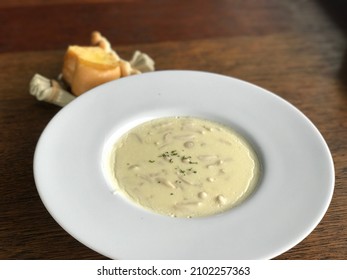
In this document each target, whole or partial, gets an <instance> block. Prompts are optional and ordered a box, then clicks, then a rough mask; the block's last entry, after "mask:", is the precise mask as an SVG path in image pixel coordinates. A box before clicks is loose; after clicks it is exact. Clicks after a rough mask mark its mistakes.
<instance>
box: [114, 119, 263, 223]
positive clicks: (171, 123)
mask: <svg viewBox="0 0 347 280" xmlns="http://www.w3.org/2000/svg"><path fill="white" fill-rule="evenodd" d="M109 160H110V162H109V167H110V170H111V177H112V181H113V183H114V186H115V189H116V192H121V193H123V194H124V195H125V196H126V197H128V198H129V199H130V200H132V201H133V202H135V203H136V204H138V205H141V206H142V207H144V208H146V209H149V210H152V211H154V212H156V213H159V214H164V215H169V216H172V217H199V216H208V215H212V214H216V213H220V212H223V211H225V210H228V209H230V208H232V207H233V206H235V205H237V204H239V203H240V202H242V201H243V200H244V199H245V198H246V197H247V196H248V195H249V194H250V193H251V192H252V190H253V189H254V188H255V185H256V183H257V179H258V177H259V162H258V159H257V156H256V153H255V152H254V151H253V149H252V148H251V146H250V145H249V144H248V143H247V142H246V141H245V139H244V138H242V137H241V136H240V135H239V134H237V133H236V132H235V131H233V130H232V129H230V128H228V127H226V126H224V125H221V124H218V123H215V122H211V121H208V120H203V119H199V118H193V117H168V118H159V119H154V120H151V121H148V122H145V123H142V124H140V125H138V126H136V127H135V128H133V129H131V130H130V131H128V132H127V133H125V134H124V135H123V136H122V137H121V138H120V139H118V141H117V142H116V143H115V144H114V146H113V148H112V151H111V155H110V158H109Z"/></svg>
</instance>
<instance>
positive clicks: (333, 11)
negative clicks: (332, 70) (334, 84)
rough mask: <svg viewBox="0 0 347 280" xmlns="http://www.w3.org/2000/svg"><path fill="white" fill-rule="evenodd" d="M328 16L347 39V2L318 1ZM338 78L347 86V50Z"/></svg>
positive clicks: (335, 0) (341, 0)
mask: <svg viewBox="0 0 347 280" xmlns="http://www.w3.org/2000/svg"><path fill="white" fill-rule="evenodd" d="M317 2H318V3H319V4H320V5H321V7H322V8H323V10H324V11H325V12H326V13H327V15H328V16H329V17H330V18H331V19H332V20H333V22H334V23H335V24H336V25H337V27H338V28H339V29H340V30H341V31H342V32H343V33H344V35H345V37H346V39H347V20H346V19H347V1H346V0H317ZM338 78H339V79H340V80H341V82H342V83H343V84H344V85H347V50H345V53H344V55H343V59H342V62H341V67H340V70H339V73H338Z"/></svg>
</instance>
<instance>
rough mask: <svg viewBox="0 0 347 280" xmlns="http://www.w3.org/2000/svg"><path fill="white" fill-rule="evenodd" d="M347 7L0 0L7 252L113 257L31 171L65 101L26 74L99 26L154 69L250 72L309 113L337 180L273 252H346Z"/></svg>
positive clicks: (1, 185)
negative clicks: (53, 208) (79, 231)
mask: <svg viewBox="0 0 347 280" xmlns="http://www.w3.org/2000/svg"><path fill="white" fill-rule="evenodd" d="M46 2H47V3H46ZM346 8H347V6H346V3H343V1H338V0H331V1H328V0H326V1H323V0H322V1H313V0H306V1H305V0H294V1H293V0H285V1H276V0H245V1H241V0H229V1H228V0H217V1H212V0H211V1H205V0H202V1H198V0H191V1H159V0H157V1H156V0H147V1H145V0H115V1H111V0H102V1H97V0H89V1H82V0H74V1H68V0H60V1H59V0H53V1H43V0H15V1H1V3H0V34H1V37H0V69H1V70H0V135H1V137H0V152H1V161H0V215H1V216H0V217H1V218H0V259H104V258H105V257H104V256H102V255H99V254H98V253H96V252H94V251H92V250H90V249H89V248H87V247H85V246H84V245H83V244H80V243H79V242H78V241H76V240H75V239H74V238H72V237H71V236H70V235H69V234H67V233H66V232H65V231H64V230H63V229H62V228H61V227H60V226H59V225H58V224H57V223H56V222H55V221H54V220H53V218H52V217H51V216H50V215H49V213H48V212H47V210H46V209H45V207H44V206H43V204H42V202H41V200H40V198H39V196H38V193H37V191H36V187H35V183H34V179H33V171H32V162H33V154H34V150H35V145H36V143H37V140H38V138H39V136H40V134H41V132H42V131H43V129H44V128H45V126H46V124H47V123H48V122H49V121H50V119H51V118H52V117H53V116H54V115H55V114H56V113H57V112H58V111H59V110H60V108H58V107H56V106H54V105H50V104H46V103H40V102H38V101H37V100H36V99H35V98H34V97H32V96H30V95H29V92H28V83H29V81H30V79H31V77H32V76H33V75H34V74H35V73H41V74H42V75H45V76H47V77H51V78H55V77H56V76H57V75H58V73H59V72H60V70H61V66H62V57H63V54H64V52H65V50H66V47H67V46H68V45H69V44H79V45H84V44H88V43H89V38H90V33H91V31H93V30H99V31H100V32H102V33H103V34H104V35H105V36H106V37H107V38H109V40H110V41H111V43H112V44H113V46H114V48H115V49H116V50H117V51H118V52H119V53H120V55H121V56H122V57H124V58H126V59H127V58H130V56H131V54H132V53H133V52H134V51H135V50H137V49H139V50H141V51H143V52H146V53H148V54H149V55H150V56H151V57H153V58H154V60H155V61H156V68H157V70H163V69H193V70H203V71H210V72H216V73H220V74H224V75H228V76H233V77H237V78H240V79H243V80H247V81H249V82H252V83H254V84H257V85H259V86H261V87H264V88H266V89H268V90H270V91H272V92H275V93H276V94H278V95H279V96H281V97H283V98H285V99H286V100H288V101H289V102H291V103H292V104H294V105H295V106H296V107H298V108H299V109H300V110H301V111H302V112H303V113H304V114H306V115H307V116H308V117H309V118H310V119H311V120H312V122H313V123H314V124H315V125H316V126H317V128H318V129H319V130H320V132H321V133H322V135H323V136H324V138H325V139H326V141H327V143H328V145H329V147H330V149H331V152H332V155H333V158H334V162H335V170H336V185H335V192H334V196H333V199H332V202H331V205H330V207H329V210H328V212H327V213H326V215H325V216H324V218H323V220H322V221H321V223H320V224H319V225H318V226H317V228H316V229H315V230H314V231H313V232H312V233H311V234H310V235H309V236H308V237H307V238H305V239H304V240H303V241H302V242H301V243H300V244H298V245H297V246H295V247H294V248H292V249H291V250H289V251H288V252H286V253H284V254H282V255H280V256H278V257H277V258H276V259H347V149H346V148H347V87H346V83H347V59H346V58H347V56H346V31H347V25H346V21H345V19H346V18H347V15H346V11H347V9H346ZM317 176H319V174H317Z"/></svg>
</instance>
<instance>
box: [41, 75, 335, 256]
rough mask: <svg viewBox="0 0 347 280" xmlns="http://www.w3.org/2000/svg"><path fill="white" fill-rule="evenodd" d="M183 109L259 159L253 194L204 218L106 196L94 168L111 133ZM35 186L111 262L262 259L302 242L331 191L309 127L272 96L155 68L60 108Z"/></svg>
mask: <svg viewBox="0 0 347 280" xmlns="http://www.w3.org/2000/svg"><path fill="white" fill-rule="evenodd" d="M176 115H189V116H196V117H203V118H208V119H211V120H214V121H219V122H222V123H225V124H228V125H230V126H231V127H233V128H234V129H236V130H238V131H239V132H240V133H242V134H243V135H244V136H245V137H246V138H247V139H248V140H249V141H250V142H251V143H252V144H253V145H254V147H255V149H256V150H257V152H258V153H259V156H260V159H261V162H262V164H263V175H262V180H261V182H260V184H259V186H258V188H257V190H256V191H255V193H254V194H253V195H252V196H251V197H250V198H249V199H247V201H245V202H244V203H242V204H241V205H240V206H238V207H236V208H234V209H231V210H230V211H227V212H225V213H223V214H220V215H216V216H210V217H206V218H194V219H183V218H171V217H166V216H161V215H158V214H154V213H151V212H149V211H147V210H143V209H141V208H139V207H137V206H135V205H133V204H132V203H131V202H129V201H127V200H126V199H123V198H122V197H121V196H118V195H113V194H112V192H111V191H110V185H109V183H108V180H107V178H106V176H105V172H104V169H103V159H104V153H105V150H106V149H107V146H108V145H109V143H110V139H112V137H113V135H115V134H117V133H119V132H120V131H124V130H126V129H128V128H130V127H131V126H133V125H135V124H137V123H140V122H142V121H145V120H148V119H151V118H156V117H163V116H176ZM34 175H35V181H36V184H37V189H38V192H39V194H40V196H41V199H42V201H43V202H44V204H45V206H46V208H47V209H48V211H49V212H50V214H51V215H52V216H53V218H54V219H55V220H56V221H57V222H58V223H59V224H60V225H61V226H62V227H63V228H64V229H65V230H66V231H67V232H68V233H70V234H71V235H72V236H73V237H75V238H76V239H77V240H79V241H80V242H82V243H83V244H85V245H86V246H88V247H90V248H91V249H93V250H95V251H97V252H99V253H101V254H103V255H105V256H107V257H110V258H114V259H270V258H273V257H275V256H277V255H279V254H281V253H283V252H285V251H286V250H288V249H290V248H291V247H292V246H294V245H296V244H297V243H299V242H300V241H301V240H302V239H304V238H305V237H306V236H307V235H308V234H309V233H310V232H311V231H312V230H313V229H314V228H315V227H316V226H317V224H318V223H319V222H320V220H321V219H322V217H323V215H324V214H325V212H326V210H327V208H328V206H329V203H330V200H331V198H332V194H333V188H334V167H333V161H332V157H331V154H330V152H329V149H328V147H327V145H326V143H325V141H324V139H323V138H322V136H321V134H320V133H319V132H318V130H317V129H316V128H315V126H314V125H313V124H312V123H311V122H310V121H309V120H308V119H307V118H306V117H305V116H304V115H303V114H302V113H301V112H300V111H298V110H297V109H296V108H295V107H293V106H292V105H290V104H289V103H288V102H286V101H285V100H283V99H281V98H280V97H278V96H276V95H274V94H272V93H270V92H268V91H266V90H264V89H262V88H259V87H257V86H254V85H252V84H249V83H246V82H243V81H240V80H237V79H234V78H230V77H226V76H221V75H216V74H210V73H205V72H194V71H162V72H154V73H149V74H141V75H137V76H132V77H129V78H123V79H120V80H118V81H114V82H110V83H107V84H104V85H102V86H100V87H97V88H95V89H93V90H91V91H90V92H88V93H86V94H84V95H82V96H81V97H79V98H77V99H76V100H75V101H73V102H72V103H70V104H69V105H67V106H66V107H65V108H63V109H62V110H61V111H60V112H59V113H58V114H57V115H56V116H55V117H54V118H53V119H52V121H51V122H50V123H49V124H48V126H47V127H46V129H45V130H44V132H43V134H42V136H41V138H40V140H39V142H38V145H37V148H36V152H35V157H34Z"/></svg>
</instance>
